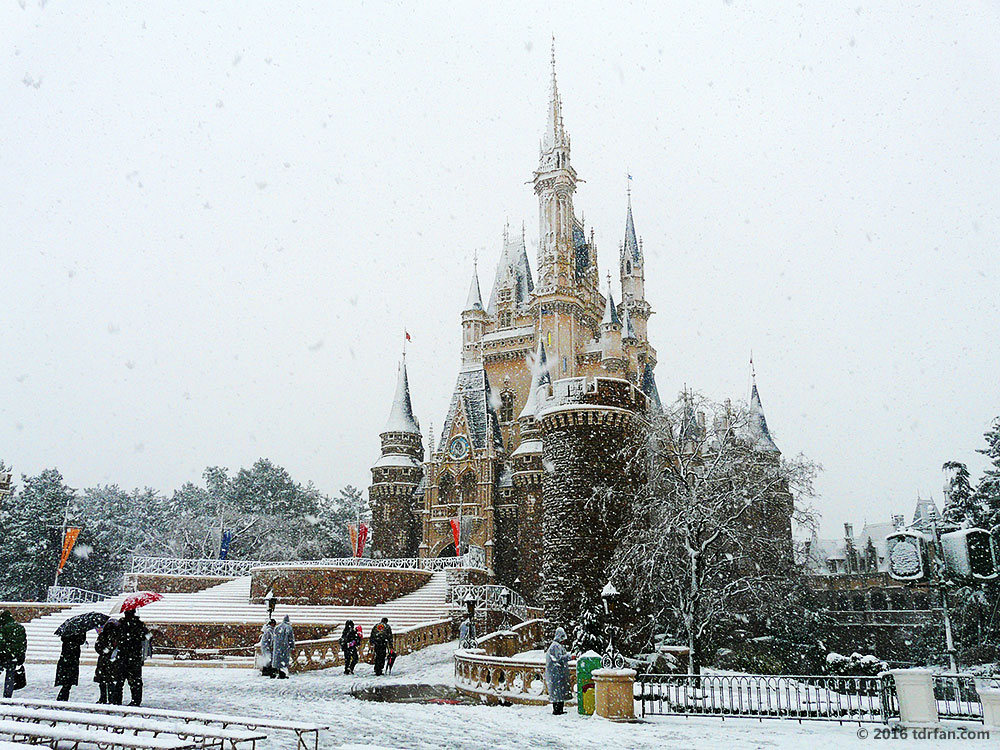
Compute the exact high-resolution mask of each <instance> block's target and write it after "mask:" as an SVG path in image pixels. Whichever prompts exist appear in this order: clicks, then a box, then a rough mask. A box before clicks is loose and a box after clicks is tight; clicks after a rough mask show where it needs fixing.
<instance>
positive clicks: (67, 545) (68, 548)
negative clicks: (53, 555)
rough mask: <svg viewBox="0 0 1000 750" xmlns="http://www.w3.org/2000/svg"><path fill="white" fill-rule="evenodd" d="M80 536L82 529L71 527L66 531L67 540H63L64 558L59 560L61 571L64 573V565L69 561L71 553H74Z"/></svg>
mask: <svg viewBox="0 0 1000 750" xmlns="http://www.w3.org/2000/svg"><path fill="white" fill-rule="evenodd" d="M78 536H80V529H77V528H75V527H70V528H68V529H66V538H65V539H63V549H62V557H60V558H59V571H60V572H62V569H63V565H65V564H66V561H67V560H68V559H69V553H70V552H72V551H73V545H74V544H76V538H77V537H78Z"/></svg>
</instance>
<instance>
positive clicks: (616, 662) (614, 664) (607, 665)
mask: <svg viewBox="0 0 1000 750" xmlns="http://www.w3.org/2000/svg"><path fill="white" fill-rule="evenodd" d="M601 600H602V601H603V602H604V615H605V620H606V621H607V623H608V625H607V629H608V647H607V648H606V649H605V650H604V654H603V655H602V656H601V667H603V668H604V669H624V668H625V657H624V656H622V655H621V654H620V653H618V651H616V650H615V644H614V632H615V630H614V625H613V624H612V622H611V615H612V613H613V612H614V607H615V603H616V602H617V600H618V589H616V588H615V587H614V584H613V583H611V581H608V582H607V583H606V584H605V586H604V588H603V589H601Z"/></svg>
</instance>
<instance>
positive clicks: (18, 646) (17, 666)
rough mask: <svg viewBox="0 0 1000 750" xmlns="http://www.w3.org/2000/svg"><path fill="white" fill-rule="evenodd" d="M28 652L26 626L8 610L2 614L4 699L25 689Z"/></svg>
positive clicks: (0, 640)
mask: <svg viewBox="0 0 1000 750" xmlns="http://www.w3.org/2000/svg"><path fill="white" fill-rule="evenodd" d="M27 650H28V636H27V634H25V632H24V626H23V625H22V624H21V623H19V622H14V616H13V615H11V613H10V612H9V611H8V610H6V609H5V610H4V611H3V612H0V670H3V671H4V680H3V697H4V698H10V697H11V696H12V695H14V690H16V689H17V688H18V687H24V682H23V677H24V654H25V652H26V651H27ZM19 681H20V685H18V682H19Z"/></svg>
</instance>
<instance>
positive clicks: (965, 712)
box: [934, 674, 983, 721]
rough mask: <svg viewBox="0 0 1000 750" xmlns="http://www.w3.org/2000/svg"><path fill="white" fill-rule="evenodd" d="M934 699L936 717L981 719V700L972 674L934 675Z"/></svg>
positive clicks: (967, 719)
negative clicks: (936, 711)
mask: <svg viewBox="0 0 1000 750" xmlns="http://www.w3.org/2000/svg"><path fill="white" fill-rule="evenodd" d="M934 700H935V701H936V702H937V710H938V718H941V719H964V720H966V721H982V720H983V702H982V700H981V699H980V698H979V692H978V691H977V690H976V679H975V677H973V676H972V675H968V674H936V675H934Z"/></svg>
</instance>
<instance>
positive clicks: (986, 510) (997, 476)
mask: <svg viewBox="0 0 1000 750" xmlns="http://www.w3.org/2000/svg"><path fill="white" fill-rule="evenodd" d="M983 437H984V438H986V447H985V448H980V449H979V450H978V451H977V452H978V453H982V454H983V455H984V456H986V457H987V458H989V460H990V467H989V468H987V469H986V471H984V472H983V476H982V478H981V479H980V480H979V484H978V485H977V486H976V500H977V502H978V504H979V507H980V509H981V510H980V512H981V513H982V518H981V519H980V520H981V522H982V525H983V526H984V527H985V528H987V529H992V528H996V527H998V526H1000V417H997V418H996V419H995V420H993V424H992V425H990V429H989V430H987V431H986V433H984V435H983Z"/></svg>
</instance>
